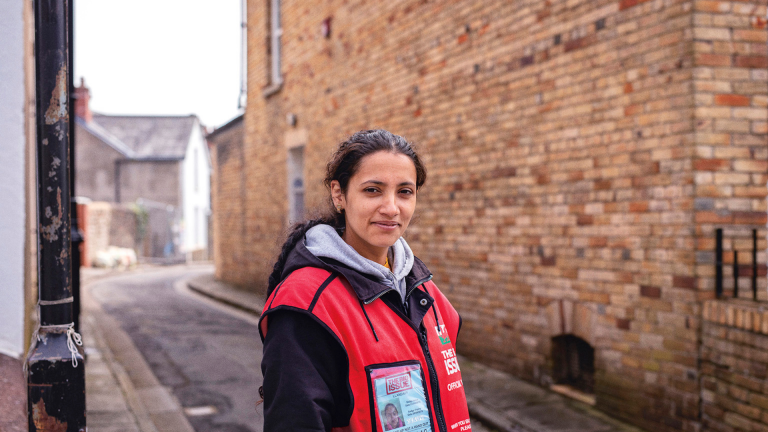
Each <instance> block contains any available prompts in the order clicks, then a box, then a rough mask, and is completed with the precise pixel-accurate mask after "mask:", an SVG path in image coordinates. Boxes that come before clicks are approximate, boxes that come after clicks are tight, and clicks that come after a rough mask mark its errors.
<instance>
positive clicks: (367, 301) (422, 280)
mask: <svg viewBox="0 0 768 432" xmlns="http://www.w3.org/2000/svg"><path fill="white" fill-rule="evenodd" d="M390 273H391V272H390ZM430 280H432V275H429V276H427V277H425V278H424V279H421V280H418V281H416V283H415V284H413V285H411V287H410V288H409V289H408V290H406V292H405V300H406V301H407V300H408V296H410V295H411V293H412V292H413V290H414V289H415V288H416V287H417V286H419V285H421V284H423V283H426V282H429V281H430ZM394 290H395V289H394V288H389V289H385V290H384V291H382V292H380V293H378V294H376V295H375V296H373V297H371V298H370V299H368V300H363V304H367V305H369V304H371V303H373V302H375V301H376V300H378V299H379V297H381V296H383V295H384V294H386V293H388V292H390V291H394Z"/></svg>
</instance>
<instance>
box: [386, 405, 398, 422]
mask: <svg viewBox="0 0 768 432" xmlns="http://www.w3.org/2000/svg"><path fill="white" fill-rule="evenodd" d="M384 417H386V419H387V425H388V426H389V427H391V428H395V427H397V424H398V421H397V420H398V416H397V408H395V407H394V406H392V405H389V406H388V407H387V408H386V409H385V410H384Z"/></svg>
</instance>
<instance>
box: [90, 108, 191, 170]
mask: <svg viewBox="0 0 768 432" xmlns="http://www.w3.org/2000/svg"><path fill="white" fill-rule="evenodd" d="M92 123H95V124H96V126H97V127H100V128H101V130H102V131H103V133H102V134H103V135H104V134H106V135H108V136H109V137H110V138H112V141H115V140H116V141H117V142H119V143H121V144H123V146H124V147H125V148H127V149H128V151H129V152H130V153H127V152H125V151H121V150H120V149H117V148H116V150H118V151H120V152H121V153H123V154H125V155H126V156H128V157H130V158H131V159H154V158H169V159H176V158H178V159H183V158H184V154H185V152H186V150H187V144H189V137H190V135H191V134H192V131H193V128H195V127H197V124H198V123H197V117H195V116H194V115H188V116H127V115H104V114H96V113H94V114H93V122H92ZM91 128H94V126H93V124H91ZM105 142H107V144H110V145H112V144H111V143H110V142H108V141H106V140H105ZM113 147H114V146H113Z"/></svg>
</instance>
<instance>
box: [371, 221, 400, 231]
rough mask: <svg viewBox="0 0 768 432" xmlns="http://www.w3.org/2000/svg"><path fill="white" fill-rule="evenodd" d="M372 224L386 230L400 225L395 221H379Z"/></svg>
mask: <svg viewBox="0 0 768 432" xmlns="http://www.w3.org/2000/svg"><path fill="white" fill-rule="evenodd" d="M372 224H373V225H376V226H377V227H379V228H381V229H385V230H392V229H395V228H397V227H399V226H400V224H399V223H397V222H394V221H377V222H372Z"/></svg>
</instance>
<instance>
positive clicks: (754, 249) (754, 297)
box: [752, 229, 757, 300]
mask: <svg viewBox="0 0 768 432" xmlns="http://www.w3.org/2000/svg"><path fill="white" fill-rule="evenodd" d="M752 300H757V230H756V229H753V230H752Z"/></svg>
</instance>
